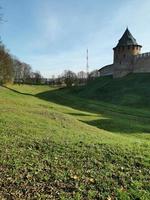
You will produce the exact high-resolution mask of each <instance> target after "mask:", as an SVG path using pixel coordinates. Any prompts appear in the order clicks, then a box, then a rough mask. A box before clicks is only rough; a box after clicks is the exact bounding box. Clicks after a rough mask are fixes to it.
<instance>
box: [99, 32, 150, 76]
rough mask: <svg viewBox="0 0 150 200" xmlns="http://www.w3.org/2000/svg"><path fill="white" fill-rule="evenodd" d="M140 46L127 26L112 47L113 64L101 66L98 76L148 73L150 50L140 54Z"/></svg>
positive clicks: (149, 71)
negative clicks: (115, 44)
mask: <svg viewBox="0 0 150 200" xmlns="http://www.w3.org/2000/svg"><path fill="white" fill-rule="evenodd" d="M141 48H142V46H141V45H139V44H138V43H137V41H136V39H135V38H134V37H133V36H132V34H131V33H130V31H129V29H128V28H127V29H126V30H125V32H124V34H123V36H122V37H121V39H120V40H119V42H118V44H117V46H116V47H114V48H113V50H114V59H113V64H111V65H106V66H104V67H102V68H101V69H100V70H99V72H100V76H110V75H112V76H113V78H120V77H123V76H126V75H127V74H130V73H150V52H147V53H142V54H141Z"/></svg>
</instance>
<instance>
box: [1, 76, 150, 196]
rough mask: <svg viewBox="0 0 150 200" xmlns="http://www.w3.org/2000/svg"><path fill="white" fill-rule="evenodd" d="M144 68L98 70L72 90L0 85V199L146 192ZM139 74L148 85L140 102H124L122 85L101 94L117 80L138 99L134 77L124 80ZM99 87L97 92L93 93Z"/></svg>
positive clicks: (149, 144)
mask: <svg viewBox="0 0 150 200" xmlns="http://www.w3.org/2000/svg"><path fill="white" fill-rule="evenodd" d="M144 76H146V77H147V75H142V77H139V76H136V77H133V76H129V77H127V78H126V79H127V80H128V81H126V79H122V80H123V81H121V80H119V79H118V80H112V79H111V77H107V78H101V79H98V80H96V81H94V82H92V83H89V85H88V86H86V87H79V88H73V89H71V90H66V89H57V88H50V87H48V86H27V85H24V86H17V85H14V86H8V87H0V112H1V114H0V197H1V199H61V200H64V199H66V200H69V199H75V200H80V199H85V200H86V199H87V200H89V199H94V200H95V199H104V200H106V199H108V200H113V199H121V200H126V199H127V200H128V199H133V200H134V199H141V200H149V199H150V112H149V111H150V109H149V106H148V105H149V102H148V100H149V96H148V94H149V93H148V92H149V88H148V84H149V82H148V77H147V79H146V77H145V79H144ZM139 79H142V81H143V80H145V88H147V89H144V90H146V91H147V93H145V94H146V95H145V96H146V97H145V99H144V102H146V104H145V105H142V102H140V101H139V100H137V101H136V99H135V100H134V102H135V104H134V106H133V105H132V106H131V105H127V99H128V98H127V99H125V100H124V101H123V97H124V96H125V95H123V94H124V93H122V96H121V97H120V99H122V100H116V99H117V98H116V95H117V91H115V89H114V90H113V91H112V94H111V95H112V98H111V100H110V99H109V98H108V100H107V101H106V99H107V97H106V96H107V95H108V96H109V95H110V93H105V92H106V90H108V91H109V90H110V89H109V88H110V87H111V88H116V87H115V85H118V83H116V82H117V81H120V85H121V84H122V85H121V86H122V87H125V88H126V91H127V93H130V92H131V90H132V95H133V96H135V95H136V96H138V95H139V96H142V98H141V99H143V98H144V94H142V92H141V91H137V90H136V91H135V90H134V87H135V86H134V84H135V83H134V84H133V85H131V86H130V87H129V85H130V84H129V80H132V81H131V82H133V81H134V82H137V85H138V83H139ZM106 82H107V83H106ZM123 82H124V83H123ZM127 83H128V84H129V85H128V86H127V85H126V84H127ZM106 84H107V87H106ZM124 84H125V85H126V86H123V85H124ZM121 86H120V87H121ZM118 87H119V86H118ZM141 87H144V83H143V86H141ZM88 88H91V89H88ZM102 88H103V91H105V92H104V93H102V92H100V93H101V95H102V96H103V99H102V97H101V95H100V94H99V93H95V91H97V90H99V91H102ZM117 90H118V93H120V89H117ZM139 90H141V88H139ZM128 91H130V92H128ZM114 94H115V95H114ZM92 95H93V96H92ZM118 96H119V94H118ZM122 102H126V103H122ZM139 105H140V106H139Z"/></svg>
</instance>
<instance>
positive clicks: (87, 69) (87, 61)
mask: <svg viewBox="0 0 150 200" xmlns="http://www.w3.org/2000/svg"><path fill="white" fill-rule="evenodd" d="M86 53H87V56H86V72H87V78H88V75H89V51H88V49H87V52H86Z"/></svg>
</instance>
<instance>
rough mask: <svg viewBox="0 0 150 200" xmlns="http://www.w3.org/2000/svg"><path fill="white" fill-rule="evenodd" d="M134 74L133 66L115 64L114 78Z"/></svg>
mask: <svg viewBox="0 0 150 200" xmlns="http://www.w3.org/2000/svg"><path fill="white" fill-rule="evenodd" d="M131 72H132V66H131V65H129V64H127V63H126V64H125V63H124V64H121V65H120V64H114V70H113V77H114V78H121V77H123V76H126V75H127V74H129V73H131Z"/></svg>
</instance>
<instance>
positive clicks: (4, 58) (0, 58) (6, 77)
mask: <svg viewBox="0 0 150 200" xmlns="http://www.w3.org/2000/svg"><path fill="white" fill-rule="evenodd" d="M41 78H42V76H41V74H40V72H38V71H37V72H33V70H32V67H31V66H30V65H29V64H27V63H24V62H22V61H20V60H19V59H17V58H16V57H15V56H13V55H11V54H10V53H9V51H8V49H6V47H5V45H4V44H3V43H2V42H0V84H1V85H3V84H6V83H9V82H11V83H18V84H21V83H28V84H30V83H31V84H38V83H39V84H40V82H41Z"/></svg>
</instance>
